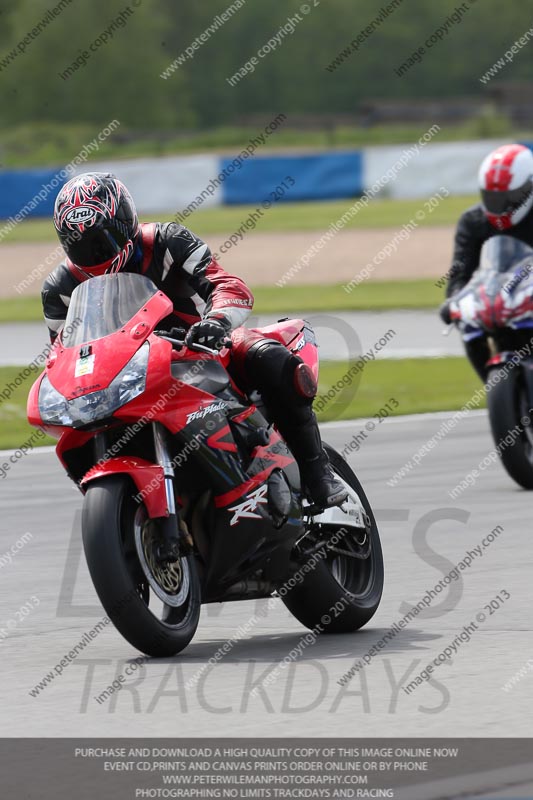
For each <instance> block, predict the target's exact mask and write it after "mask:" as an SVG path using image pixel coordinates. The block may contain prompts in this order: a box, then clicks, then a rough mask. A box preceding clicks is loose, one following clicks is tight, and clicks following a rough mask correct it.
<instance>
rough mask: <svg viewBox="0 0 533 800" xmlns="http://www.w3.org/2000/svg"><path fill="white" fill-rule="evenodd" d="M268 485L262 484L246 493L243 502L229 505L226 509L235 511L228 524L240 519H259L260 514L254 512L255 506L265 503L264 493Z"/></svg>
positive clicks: (234, 523)
mask: <svg viewBox="0 0 533 800" xmlns="http://www.w3.org/2000/svg"><path fill="white" fill-rule="evenodd" d="M267 491H268V486H267V485H266V484H264V485H263V486H260V487H259V489H256V490H255V492H252V493H251V494H249V495H248V497H247V498H246V500H245V501H244V503H239V504H238V505H236V506H231V508H228V511H233V512H235V513H234V514H233V517H232V518H231V522H230V525H236V524H237V523H238V522H240V520H241V519H261V514H257V513H256V509H257V506H258V505H259V504H260V503H262V504H264V503H267V502H268V500H267V498H266V493H267Z"/></svg>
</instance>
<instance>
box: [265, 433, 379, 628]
mask: <svg viewBox="0 0 533 800" xmlns="http://www.w3.org/2000/svg"><path fill="white" fill-rule="evenodd" d="M324 447H325V449H326V451H327V453H328V456H329V460H330V463H331V466H332V467H333V470H334V472H335V474H336V475H337V477H339V478H340V479H341V480H342V481H343V482H344V483H345V484H346V486H347V488H348V490H349V493H350V496H351V497H352V498H357V499H358V500H359V502H360V505H361V506H362V507H363V509H364V512H365V514H366V517H367V530H366V533H365V532H362V531H361V529H353V528H352V529H350V527H347V528H346V529H345V530H346V532H345V533H344V534H342V528H341V529H340V530H339V527H338V526H337V527H336V528H332V529H331V530H328V529H327V526H323V525H321V526H313V525H311V526H310V528H309V531H308V533H307V534H306V536H305V538H304V540H303V542H301V543H300V544H299V549H300V550H301V555H300V557H299V566H298V569H297V570H296V571H295V573H294V575H293V577H292V580H289V581H288V582H287V584H286V585H287V586H289V587H291V588H290V589H289V591H282V590H281V589H280V592H279V593H280V595H281V597H282V600H283V602H284V603H285V605H286V606H287V608H288V609H289V611H290V612H291V614H293V615H294V616H295V617H296V619H298V620H299V621H300V622H301V623H302V625H305V626H306V627H307V628H310V629H311V630H313V631H317V632H318V633H352V632H353V631H356V630H358V629H359V628H362V627H363V625H366V624H367V622H368V621H369V620H370V619H371V618H372V617H373V615H374V614H375V613H376V611H377V608H378V606H379V603H380V600H381V595H382V592H383V554H382V551H381V543H380V540H379V532H378V528H377V525H376V520H375V517H374V514H373V512H372V508H371V507H370V503H369V502H368V499H367V497H366V495H365V493H364V491H363V487H362V486H361V484H360V483H359V481H358V479H357V478H356V476H355V474H354V472H353V471H352V470H351V469H350V467H349V466H348V464H347V463H346V461H345V460H344V459H343V458H342V457H341V456H340V455H339V454H338V453H337V452H336V451H335V450H333V448H331V447H329V446H328V445H324ZM315 527H316V529H315ZM341 534H342V535H341ZM302 545H304V547H305V550H302V549H301V548H302Z"/></svg>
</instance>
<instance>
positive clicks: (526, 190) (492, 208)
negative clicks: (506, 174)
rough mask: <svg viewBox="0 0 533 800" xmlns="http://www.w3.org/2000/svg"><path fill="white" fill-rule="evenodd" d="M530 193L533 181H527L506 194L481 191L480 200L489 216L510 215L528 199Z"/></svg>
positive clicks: (486, 190)
mask: <svg viewBox="0 0 533 800" xmlns="http://www.w3.org/2000/svg"><path fill="white" fill-rule="evenodd" d="M532 191H533V181H532V180H531V179H529V180H527V181H526V182H525V183H524V184H522V186H520V187H519V188H518V189H510V190H508V191H506V192H495V191H489V190H488V189H482V190H481V199H482V201H483V205H484V206H485V208H486V210H487V211H488V212H489V214H497V215H501V214H512V213H513V211H517V210H518V209H519V208H520V206H522V205H523V204H524V203H525V202H526V200H528V199H529V197H530V196H531V193H532Z"/></svg>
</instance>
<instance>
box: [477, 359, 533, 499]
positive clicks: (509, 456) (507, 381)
mask: <svg viewBox="0 0 533 800" xmlns="http://www.w3.org/2000/svg"><path fill="white" fill-rule="evenodd" d="M490 375H491V380H490V389H489V391H488V392H487V406H488V410H489V421H490V428H491V431H492V436H493V439H494V444H495V445H496V451H497V453H498V455H499V456H500V458H501V461H502V463H503V466H504V467H505V470H506V472H507V474H508V475H510V477H511V478H512V479H513V480H514V481H516V483H518V484H519V486H522V487H523V488H524V489H533V427H532V424H531V420H530V417H531V412H530V407H531V404H530V402H529V396H528V391H527V386H526V384H525V381H524V377H523V374H522V369H521V367H520V366H519V365H515V366H512V367H510V368H507V369H505V370H503V369H502V370H500V374H499V376H498V377H499V380H496V373H495V372H491V373H490Z"/></svg>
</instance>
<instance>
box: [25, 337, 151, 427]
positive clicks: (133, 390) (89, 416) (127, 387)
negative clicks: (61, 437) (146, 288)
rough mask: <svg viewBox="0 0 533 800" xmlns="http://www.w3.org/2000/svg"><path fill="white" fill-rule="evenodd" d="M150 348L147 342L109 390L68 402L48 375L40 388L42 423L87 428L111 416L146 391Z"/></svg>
mask: <svg viewBox="0 0 533 800" xmlns="http://www.w3.org/2000/svg"><path fill="white" fill-rule="evenodd" d="M149 353H150V346H149V344H148V342H145V343H144V344H143V346H142V347H141V348H140V349H139V350H138V351H137V352H136V353H135V355H134V356H133V358H132V359H130V361H128V363H127V364H126V366H125V367H124V369H123V370H121V371H120V372H119V374H118V375H117V377H116V378H114V380H113V381H112V382H111V383H110V385H109V387H108V388H107V389H102V390H100V391H98V392H91V393H90V394H85V395H82V396H81V397H75V398H74V400H67V399H66V398H65V397H63V395H62V394H60V393H59V392H58V391H57V390H56V389H54V387H53V386H52V384H51V383H50V381H49V380H48V378H47V376H46V375H45V376H44V378H43V380H42V382H41V386H40V389H39V412H40V414H41V419H42V420H43V422H48V423H49V424H51V425H64V426H73V427H75V428H78V427H80V426H81V425H88V424H89V423H91V422H96V421H97V420H99V419H105V418H106V417H110V416H111V415H112V414H113V412H115V411H116V410H117V408H121V406H124V405H126V403H129V402H130V400H133V399H134V398H135V397H138V396H139V395H140V394H142V393H143V392H144V389H145V386H146V370H147V368H148V356H149Z"/></svg>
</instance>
